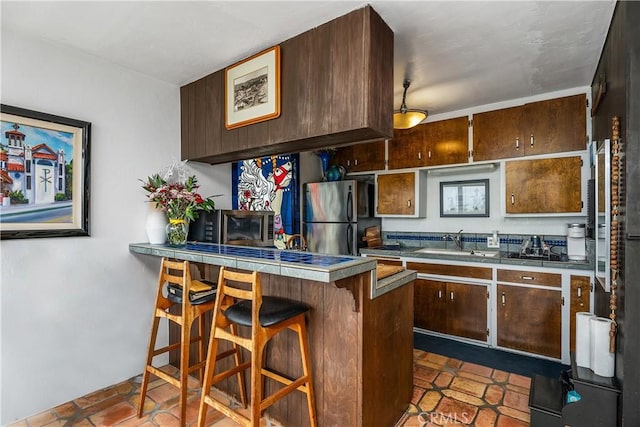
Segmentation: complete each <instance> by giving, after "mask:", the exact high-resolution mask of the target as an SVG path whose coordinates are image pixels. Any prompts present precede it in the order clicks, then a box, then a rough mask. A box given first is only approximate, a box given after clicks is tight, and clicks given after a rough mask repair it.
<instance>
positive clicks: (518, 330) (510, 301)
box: [497, 283, 562, 359]
mask: <svg viewBox="0 0 640 427" xmlns="http://www.w3.org/2000/svg"><path fill="white" fill-rule="evenodd" d="M497 298H498V301H497V305H498V310H497V317H498V331H497V337H498V341H497V343H498V345H499V346H500V347H506V348H511V349H515V350H522V351H526V352H530V353H536V354H541V355H544V356H549V357H554V358H557V359H560V358H561V355H562V292H561V290H560V289H558V290H555V289H539V288H530V287H525V286H514V285H504V284H500V283H498V295H497Z"/></svg>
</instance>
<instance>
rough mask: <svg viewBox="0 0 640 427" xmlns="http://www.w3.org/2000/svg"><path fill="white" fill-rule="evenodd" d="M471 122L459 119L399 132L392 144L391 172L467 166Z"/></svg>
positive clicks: (463, 118)
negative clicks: (465, 164) (452, 165)
mask: <svg viewBox="0 0 640 427" xmlns="http://www.w3.org/2000/svg"><path fill="white" fill-rule="evenodd" d="M468 161H469V119H468V118H467V117H466V116H465V117H458V118H455V119H449V120H441V121H437V122H431V123H425V124H422V125H418V126H415V127H413V128H411V129H396V130H394V133H393V139H392V140H390V142H389V169H404V168H419V167H424V166H437V165H449V164H458V163H467V162H468Z"/></svg>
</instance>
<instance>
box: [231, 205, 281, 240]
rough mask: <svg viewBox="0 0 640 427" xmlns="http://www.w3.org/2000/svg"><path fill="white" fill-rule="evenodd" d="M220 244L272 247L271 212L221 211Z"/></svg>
mask: <svg viewBox="0 0 640 427" xmlns="http://www.w3.org/2000/svg"><path fill="white" fill-rule="evenodd" d="M221 212H222V214H221V230H222V233H221V243H224V244H227V245H245V246H273V219H274V217H273V215H274V213H273V211H241V210H223V211H221Z"/></svg>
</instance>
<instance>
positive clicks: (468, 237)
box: [382, 231, 567, 254]
mask: <svg viewBox="0 0 640 427" xmlns="http://www.w3.org/2000/svg"><path fill="white" fill-rule="evenodd" d="M445 234H451V235H455V233H446V232H441V233H438V232H422V233H421V232H409V231H383V232H382V240H383V243H384V244H385V245H393V244H399V245H400V246H401V247H405V248H406V247H409V248H414V247H429V248H443V249H444V248H447V249H455V247H456V245H455V242H453V241H452V240H451V239H444V238H443V236H444V235H445ZM492 235H493V234H492V233H462V234H461V240H462V248H463V249H464V250H500V251H502V252H519V251H520V248H521V246H522V242H523V241H525V240H528V239H529V238H530V237H531V236H532V235H531V234H498V237H499V239H500V249H497V248H488V247H487V237H491V236H492ZM541 237H542V240H543V241H544V242H545V243H546V244H547V245H549V247H550V249H553V252H555V253H559V254H566V253H567V238H566V236H562V235H545V236H541Z"/></svg>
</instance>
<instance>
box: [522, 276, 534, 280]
mask: <svg viewBox="0 0 640 427" xmlns="http://www.w3.org/2000/svg"><path fill="white" fill-rule="evenodd" d="M520 278H521V279H522V280H535V277H533V276H520Z"/></svg>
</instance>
